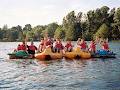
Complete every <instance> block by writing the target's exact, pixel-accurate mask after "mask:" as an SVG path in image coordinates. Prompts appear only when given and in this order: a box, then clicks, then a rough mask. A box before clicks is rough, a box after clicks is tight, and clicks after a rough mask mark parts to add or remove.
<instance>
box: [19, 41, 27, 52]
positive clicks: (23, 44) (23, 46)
mask: <svg viewBox="0 0 120 90" xmlns="http://www.w3.org/2000/svg"><path fill="white" fill-rule="evenodd" d="M17 50H18V51H19V50H24V51H27V45H26V44H25V41H23V42H22V44H21V45H20V44H18V47H17Z"/></svg>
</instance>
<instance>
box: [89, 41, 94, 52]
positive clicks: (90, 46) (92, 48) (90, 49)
mask: <svg viewBox="0 0 120 90" xmlns="http://www.w3.org/2000/svg"><path fill="white" fill-rule="evenodd" d="M89 51H90V52H91V53H95V52H96V43H95V42H94V41H93V40H92V41H91V42H90V44H89Z"/></svg>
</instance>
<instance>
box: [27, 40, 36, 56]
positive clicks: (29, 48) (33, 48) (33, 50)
mask: <svg viewBox="0 0 120 90" xmlns="http://www.w3.org/2000/svg"><path fill="white" fill-rule="evenodd" d="M35 50H37V47H36V46H35V45H34V43H33V42H31V45H30V46H28V53H29V54H31V55H32V56H33V57H34V54H35Z"/></svg>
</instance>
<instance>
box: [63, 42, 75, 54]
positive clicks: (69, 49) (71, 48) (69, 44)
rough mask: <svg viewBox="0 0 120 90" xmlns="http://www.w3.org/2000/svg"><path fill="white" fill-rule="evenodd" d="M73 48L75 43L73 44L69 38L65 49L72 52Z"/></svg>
mask: <svg viewBox="0 0 120 90" xmlns="http://www.w3.org/2000/svg"><path fill="white" fill-rule="evenodd" d="M72 50H73V45H72V43H71V41H70V40H68V41H67V43H66V45H65V51H66V52H72Z"/></svg>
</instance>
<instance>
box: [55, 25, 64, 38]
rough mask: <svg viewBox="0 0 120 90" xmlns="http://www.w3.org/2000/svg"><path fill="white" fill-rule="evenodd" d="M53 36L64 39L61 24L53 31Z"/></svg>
mask: <svg viewBox="0 0 120 90" xmlns="http://www.w3.org/2000/svg"><path fill="white" fill-rule="evenodd" d="M54 37H55V38H61V39H64V38H65V32H64V30H63V27H62V26H59V27H58V28H57V29H56V31H55V33H54Z"/></svg>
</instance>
